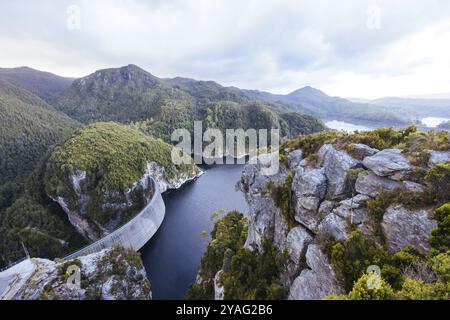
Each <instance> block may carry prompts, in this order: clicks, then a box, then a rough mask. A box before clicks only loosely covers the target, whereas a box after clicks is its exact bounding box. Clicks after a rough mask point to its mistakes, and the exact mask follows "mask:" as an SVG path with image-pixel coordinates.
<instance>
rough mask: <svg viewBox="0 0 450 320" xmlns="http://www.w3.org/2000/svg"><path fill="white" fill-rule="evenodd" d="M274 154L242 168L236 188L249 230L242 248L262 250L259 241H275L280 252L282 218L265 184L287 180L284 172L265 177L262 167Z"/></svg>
mask: <svg viewBox="0 0 450 320" xmlns="http://www.w3.org/2000/svg"><path fill="white" fill-rule="evenodd" d="M272 156H275V154H264V155H260V156H259V157H258V158H257V159H256V161H254V162H253V163H252V162H250V163H249V164H247V165H246V166H245V167H244V170H243V172H242V176H241V181H240V182H239V184H238V186H239V188H240V190H241V191H242V192H243V193H244V196H245V199H246V201H247V203H248V206H249V215H248V219H249V227H248V236H247V240H246V242H245V248H247V249H249V250H253V249H255V248H256V249H258V250H259V249H261V244H262V239H263V238H267V239H271V240H273V241H274V244H276V246H277V248H278V249H280V250H283V249H284V247H285V243H286V236H287V232H288V226H287V222H286V221H285V219H284V216H283V214H282V212H281V210H280V208H278V207H277V206H276V204H275V202H274V201H273V199H272V197H271V196H270V194H269V193H268V192H267V188H268V183H269V182H272V183H275V184H281V183H283V182H284V180H285V179H286V176H287V174H286V172H284V171H283V170H280V171H279V173H278V174H276V175H271V176H268V175H264V174H263V173H262V171H261V168H262V167H265V166H267V165H268V164H269V163H270V157H272Z"/></svg>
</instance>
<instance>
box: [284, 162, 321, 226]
mask: <svg viewBox="0 0 450 320" xmlns="http://www.w3.org/2000/svg"><path fill="white" fill-rule="evenodd" d="M292 191H293V192H294V199H293V200H294V206H295V220H296V221H298V222H299V223H301V224H303V225H304V226H306V227H307V228H308V229H310V230H313V231H314V230H316V228H317V224H318V223H319V221H320V219H321V218H320V216H319V215H318V214H317V210H318V209H319V205H320V202H321V201H322V200H323V198H324V197H325V194H326V191H327V179H326V177H325V174H324V170H323V169H310V168H308V169H304V170H303V169H302V170H297V173H296V174H295V176H294V179H293V182H292Z"/></svg>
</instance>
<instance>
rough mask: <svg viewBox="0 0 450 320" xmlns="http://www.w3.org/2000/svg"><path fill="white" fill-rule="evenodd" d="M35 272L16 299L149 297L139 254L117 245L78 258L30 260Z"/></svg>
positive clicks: (13, 295)
mask: <svg viewBox="0 0 450 320" xmlns="http://www.w3.org/2000/svg"><path fill="white" fill-rule="evenodd" d="M31 263H32V264H33V265H34V271H33V272H32V274H31V275H30V276H29V277H28V278H27V279H26V280H25V281H24V282H23V283H22V284H21V285H20V287H18V288H13V289H14V290H12V289H11V290H10V291H13V292H12V293H11V294H12V296H10V297H9V299H13V300H37V299H40V300H42V299H44V300H47V299H50V300H61V299H63V300H86V299H87V300H146V299H151V292H150V283H149V281H148V279H147V275H146V272H145V269H144V267H143V264H142V261H141V258H140V256H139V254H138V253H136V252H134V251H132V250H130V249H124V248H123V247H115V248H111V249H106V250H103V251H100V252H97V253H94V254H90V255H87V256H82V257H80V258H78V259H75V260H70V261H65V262H55V261H51V260H46V259H37V258H36V259H31Z"/></svg>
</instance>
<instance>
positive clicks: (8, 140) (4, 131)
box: [0, 80, 78, 209]
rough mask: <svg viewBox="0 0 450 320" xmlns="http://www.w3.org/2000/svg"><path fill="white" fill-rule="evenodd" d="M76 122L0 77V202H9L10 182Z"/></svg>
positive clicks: (17, 179)
mask: <svg viewBox="0 0 450 320" xmlns="http://www.w3.org/2000/svg"><path fill="white" fill-rule="evenodd" d="M77 126H78V125H77V123H76V122H75V121H73V120H71V119H69V118H68V117H67V116H66V115H63V114H60V113H58V112H56V111H55V110H54V109H53V108H52V107H50V106H49V105H48V104H46V103H45V102H44V101H42V100H41V99H40V98H38V97H37V96H35V95H33V94H31V93H30V92H28V91H25V90H22V89H19V88H17V87H14V86H13V85H11V84H9V83H7V82H5V81H1V80H0V190H1V192H0V196H1V198H0V204H2V203H4V205H3V206H6V205H8V204H10V203H11V199H10V198H14V196H11V194H8V191H11V192H12V193H14V191H13V190H12V189H14V188H12V189H10V186H11V184H21V183H23V181H24V179H25V178H26V176H27V174H28V173H29V172H30V171H31V169H32V168H33V166H34V164H35V163H36V162H37V161H38V160H39V159H40V157H42V156H43V155H44V153H45V152H46V150H47V149H48V148H49V146H51V145H53V144H56V143H58V142H60V141H62V140H63V139H65V138H66V137H67V136H68V135H69V134H70V133H71V132H72V131H73V130H74V129H75V128H76V127H77ZM8 182H9V185H8V186H5V187H3V188H2V185H3V184H5V183H8ZM5 193H6V194H5ZM0 209H1V207H0Z"/></svg>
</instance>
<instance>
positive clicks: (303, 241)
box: [286, 226, 313, 265]
mask: <svg viewBox="0 0 450 320" xmlns="http://www.w3.org/2000/svg"><path fill="white" fill-rule="evenodd" d="M312 240H313V237H312V236H311V235H310V233H309V232H308V230H306V229H305V228H304V227H302V226H298V227H295V228H292V229H291V231H289V233H288V235H287V243H286V244H287V249H288V253H289V256H290V258H291V260H292V261H293V262H294V264H296V265H298V263H299V262H300V260H301V259H302V258H303V257H304V255H305V254H306V248H307V246H308V245H309V244H310V243H311V241H312Z"/></svg>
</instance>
